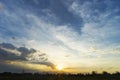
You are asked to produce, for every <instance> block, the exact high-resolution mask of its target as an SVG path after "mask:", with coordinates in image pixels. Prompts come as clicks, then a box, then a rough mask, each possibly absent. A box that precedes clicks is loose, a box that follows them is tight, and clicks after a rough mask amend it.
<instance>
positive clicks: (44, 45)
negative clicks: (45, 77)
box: [0, 0, 120, 73]
mask: <svg viewBox="0 0 120 80" xmlns="http://www.w3.org/2000/svg"><path fill="white" fill-rule="evenodd" d="M22 70H25V71H28V72H44V71H45V72H65V73H67V72H69V73H84V72H91V71H97V72H102V71H108V72H111V73H112V72H116V71H120V0H0V72H21V71H22Z"/></svg>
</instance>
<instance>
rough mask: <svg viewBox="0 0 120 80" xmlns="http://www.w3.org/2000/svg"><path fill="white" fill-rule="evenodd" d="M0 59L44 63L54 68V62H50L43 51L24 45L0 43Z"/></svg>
mask: <svg viewBox="0 0 120 80" xmlns="http://www.w3.org/2000/svg"><path fill="white" fill-rule="evenodd" d="M0 60H3V61H4V60H5V61H7V60H8V61H23V62H28V63H33V64H41V65H46V66H49V67H51V68H54V66H55V65H54V64H53V63H52V62H50V61H49V60H48V58H47V55H46V54H45V53H42V52H40V51H37V50H35V49H32V48H31V49H28V48H26V47H19V48H17V47H15V46H14V45H12V44H10V43H1V44H0Z"/></svg>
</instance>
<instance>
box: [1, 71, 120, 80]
mask: <svg viewBox="0 0 120 80" xmlns="http://www.w3.org/2000/svg"><path fill="white" fill-rule="evenodd" d="M0 80H120V73H114V74H109V73H107V72H104V73H103V74H96V73H92V74H38V73H34V74H32V73H8V72H5V73H0Z"/></svg>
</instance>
